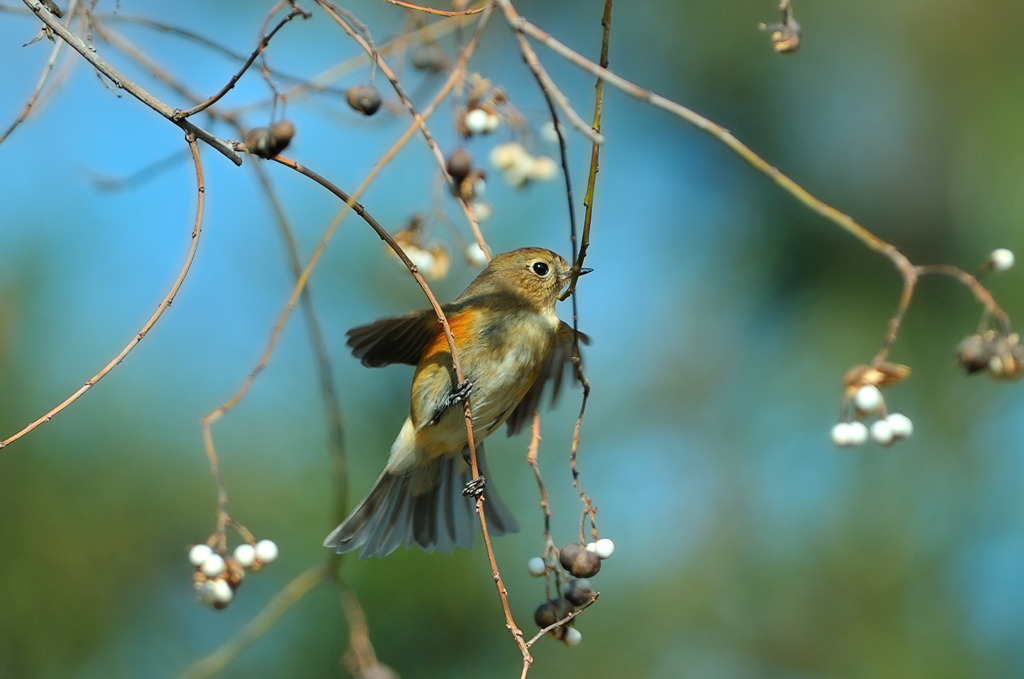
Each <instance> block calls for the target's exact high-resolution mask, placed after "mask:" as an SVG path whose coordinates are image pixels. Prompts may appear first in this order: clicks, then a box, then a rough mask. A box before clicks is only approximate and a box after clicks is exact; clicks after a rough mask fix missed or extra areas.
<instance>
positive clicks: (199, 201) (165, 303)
mask: <svg viewBox="0 0 1024 679" xmlns="http://www.w3.org/2000/svg"><path fill="white" fill-rule="evenodd" d="M185 138H186V141H187V142H188V145H189V149H190V150H191V151H192V161H193V163H195V168H196V184H197V189H196V219H195V223H194V225H193V227H192V242H191V245H190V246H189V249H188V254H186V255H185V263H184V264H183V265H182V267H181V271H180V272H178V277H177V279H175V281H174V284H173V285H171V289H170V290H169V291H168V292H167V294H166V295H164V298H163V300H161V302H160V304H159V305H157V308H156V311H155V312H154V313H153V315H152V316H151V317H150V318H149V320H148V321H146V324H145V325H144V326H142V329H141V330H139V332H138V333H137V334H136V335H135V337H134V338H132V341H131V342H129V343H128V344H127V345H126V346H125V347H124V348H123V349H122V350H121V351H120V353H118V354H117V356H115V357H114V358H113V360H111V361H110V362H109V363H107V365H106V366H104V367H103V369H102V370H100V371H99V372H98V373H96V374H95V375H93V376H92V377H90V378H89V379H88V380H87V381H86V382H85V384H83V385H82V386H81V387H79V388H78V390H77V391H76V392H75V393H73V394H71V396H69V397H67V398H66V399H64V400H63V401H62V402H61V403H59V404H58V405H57V406H55V407H54V408H53V409H51V410H50V411H49V412H47V413H46V414H45V415H43V416H42V417H40V418H39V419H37V420H35V421H34V422H32V423H30V424H29V425H27V426H26V427H25V428H24V429H22V430H21V431H19V432H17V433H16V434H14V435H12V436H10V437H8V438H6V439H4V440H3V441H0V448H4V447H5V446H8V445H10V444H11V443H13V442H14V441H17V440H18V439H20V438H21V437H22V436H24V435H25V434H27V433H29V432H30V431H32V430H33V429H35V428H36V427H38V426H39V425H41V424H44V423H46V422H49V421H50V420H52V419H53V417H54V416H55V415H57V414H58V413H60V412H61V411H62V410H64V409H65V408H67V407H68V406H69V405H71V404H72V403H74V402H75V401H77V400H78V398H79V397H80V396H82V394H84V393H85V392H87V391H89V389H91V388H92V387H93V385H95V384H96V383H97V382H99V381H100V380H101V379H103V378H104V377H106V375H107V374H108V373H109V372H110V371H111V370H113V369H114V368H115V367H116V366H117V365H118V364H119V363H120V362H121V361H122V360H124V357H125V356H127V355H128V352H130V351H131V350H132V349H134V348H135V346H136V345H137V344H138V343H139V342H141V341H142V338H143V337H145V336H146V334H147V333H148V332H149V331H150V330H151V329H152V328H153V326H154V325H156V322H157V321H158V320H160V317H161V316H163V314H164V311H166V310H167V308H168V307H169V306H171V302H173V301H174V296H175V295H177V294H178V290H179V289H180V288H181V284H182V283H183V282H184V281H185V276H186V275H187V274H188V270H189V267H191V266H192V260H193V259H194V258H195V255H196V249H197V248H198V247H199V232H200V229H201V226H202V223H203V208H204V206H205V204H206V183H205V181H204V180H203V165H202V162H201V161H200V160H199V147H198V146H197V145H196V139H195V136H194V135H192V134H187V135H186V136H185Z"/></svg>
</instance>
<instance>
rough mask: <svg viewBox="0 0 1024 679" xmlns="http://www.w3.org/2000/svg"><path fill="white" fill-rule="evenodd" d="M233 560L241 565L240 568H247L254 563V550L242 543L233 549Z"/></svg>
mask: <svg viewBox="0 0 1024 679" xmlns="http://www.w3.org/2000/svg"><path fill="white" fill-rule="evenodd" d="M235 559H236V560H237V561H238V563H239V564H241V565H242V568H248V567H249V566H251V565H253V563H255V561H256V548H255V547H253V546H252V545H250V544H249V543H247V542H243V543H242V544H240V545H238V546H237V547H235Z"/></svg>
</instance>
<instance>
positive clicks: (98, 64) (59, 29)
mask: <svg viewBox="0 0 1024 679" xmlns="http://www.w3.org/2000/svg"><path fill="white" fill-rule="evenodd" d="M22 1H23V2H24V3H25V4H26V5H27V6H28V8H29V9H31V10H32V11H33V12H34V13H35V15H36V16H37V17H39V19H40V20H41V21H42V22H43V24H45V25H46V26H48V27H49V28H50V29H51V30H52V31H53V32H54V33H56V34H57V35H59V36H60V37H61V39H62V40H64V42H66V43H67V44H68V45H69V46H70V47H71V48H72V49H73V50H75V51H76V52H78V53H79V54H81V55H82V57H84V58H85V60H86V61H88V62H89V63H90V64H92V65H93V68H95V69H96V70H97V71H99V72H100V73H102V74H103V75H105V76H106V77H107V78H108V79H110V82H112V83H113V84H114V87H116V88H118V89H121V90H124V91H125V92H128V93H129V94H130V95H132V96H133V97H135V98H136V99H138V100H139V101H141V102H142V103H143V104H145V105H146V106H149V107H150V108H151V109H153V110H154V111H156V112H157V113H159V114H160V115H162V116H163V117H164V118H166V119H167V120H169V121H171V122H172V123H174V124H175V125H177V126H178V127H180V128H181V129H183V130H184V131H185V132H187V133H190V134H192V135H194V136H195V137H196V138H197V139H199V140H201V141H203V142H205V143H206V144H209V145H210V146H211V147H213V148H214V149H215V150H216V151H217V152H218V153H220V154H222V155H223V156H224V157H226V158H228V159H229V160H230V161H231V162H233V163H234V164H235V165H241V164H242V158H241V157H240V156H239V155H238V154H237V153H235V150H234V148H233V147H232V146H231V145H230V144H228V143H227V142H225V141H223V140H221V139H218V138H217V137H215V136H214V135H213V134H211V133H209V132H207V131H206V130H204V129H203V128H201V127H199V126H198V125H194V124H193V123H191V122H189V121H188V120H175V119H174V115H175V111H174V109H172V108H171V107H170V106H168V105H167V104H165V103H163V102H162V101H160V100H159V99H157V98H156V97H154V96H153V95H152V94H150V93H149V92H147V91H146V90H144V89H142V88H141V87H139V86H138V85H136V84H135V83H134V82H132V81H131V80H129V79H128V78H126V77H125V76H123V75H122V74H121V73H120V72H119V71H118V70H117V69H115V68H114V67H113V66H111V65H110V64H108V63H107V62H106V61H104V60H103V58H102V57H100V55H99V53H98V52H96V50H94V49H93V48H91V47H89V46H88V45H86V44H85V43H84V42H83V41H82V39H81V38H79V37H78V36H77V35H75V34H74V33H72V32H71V31H69V30H68V29H67V28H65V27H64V25H63V24H61V23H60V21H58V20H57V18H56V17H55V16H54V15H53V14H51V13H50V11H49V10H47V9H46V8H45V7H44V6H43V4H42V3H41V2H39V0H22Z"/></svg>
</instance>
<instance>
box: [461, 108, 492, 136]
mask: <svg viewBox="0 0 1024 679" xmlns="http://www.w3.org/2000/svg"><path fill="white" fill-rule="evenodd" d="M488 118H489V116H488V113H487V111H485V110H483V109H482V108H474V109H473V110H471V111H467V112H466V116H465V117H464V118H463V119H462V122H463V123H465V125H466V130H467V131H468V132H469V133H470V134H484V133H486V132H489V131H490V130H488V129H487V128H488V125H490V120H489V119H488Z"/></svg>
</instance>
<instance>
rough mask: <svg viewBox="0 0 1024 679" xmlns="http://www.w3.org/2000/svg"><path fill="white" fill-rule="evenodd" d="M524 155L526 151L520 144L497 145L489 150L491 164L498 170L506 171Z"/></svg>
mask: <svg viewBox="0 0 1024 679" xmlns="http://www.w3.org/2000/svg"><path fill="white" fill-rule="evenodd" d="M524 155H526V149H524V148H523V145H522V144H517V143H516V142H509V143H507V144H498V145H497V146H495V147H494V148H493V149H491V164H492V165H494V167H496V168H498V169H499V170H507V169H508V168H510V167H512V166H513V165H515V164H516V163H517V162H519V159H520V158H521V157H522V156H524Z"/></svg>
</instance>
